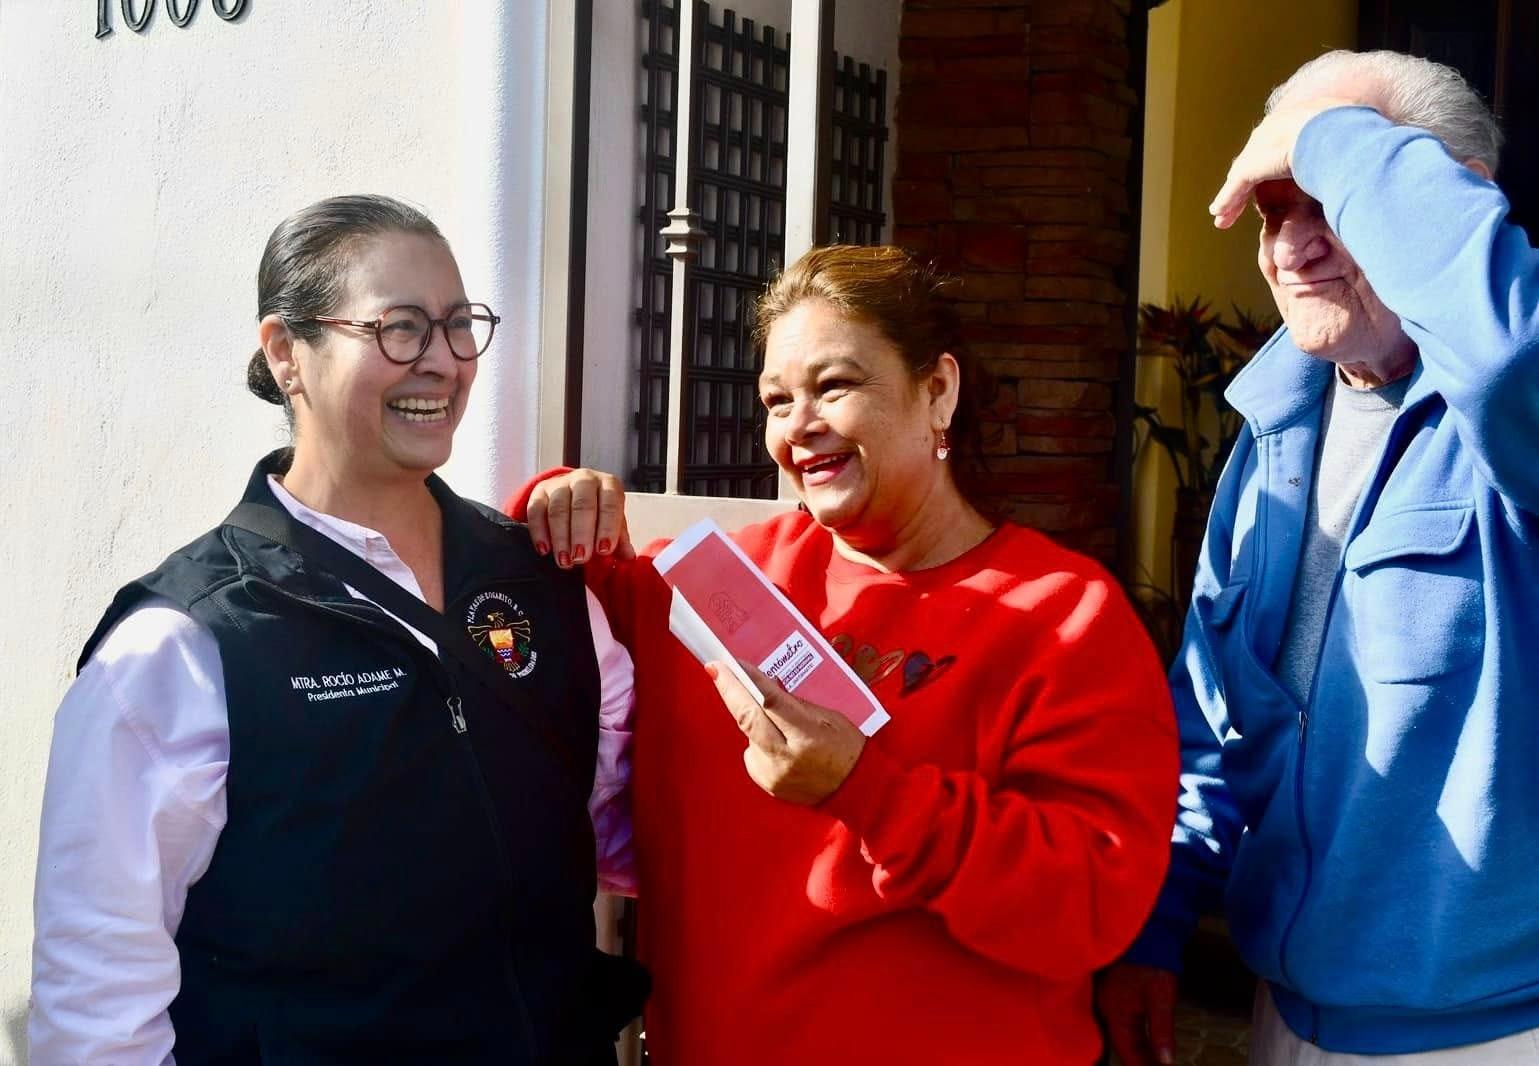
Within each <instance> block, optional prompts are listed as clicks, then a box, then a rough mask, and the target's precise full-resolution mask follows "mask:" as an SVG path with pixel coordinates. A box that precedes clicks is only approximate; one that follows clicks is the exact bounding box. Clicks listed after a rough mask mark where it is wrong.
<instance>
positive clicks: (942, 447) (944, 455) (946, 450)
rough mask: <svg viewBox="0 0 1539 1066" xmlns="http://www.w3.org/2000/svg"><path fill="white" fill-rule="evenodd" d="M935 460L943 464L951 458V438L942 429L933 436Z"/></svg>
mask: <svg viewBox="0 0 1539 1066" xmlns="http://www.w3.org/2000/svg"><path fill="white" fill-rule="evenodd" d="M935 458H937V459H939V460H940V461H941V462H943V463H944V462H945V461H946V460H947V459H949V458H951V438H950V437H949V436H947V435H946V431H945V430H944V429H943V430H941V431H940V432H939V433H937V434H936V435H935Z"/></svg>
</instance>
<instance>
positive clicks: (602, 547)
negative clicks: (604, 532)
mask: <svg viewBox="0 0 1539 1066" xmlns="http://www.w3.org/2000/svg"><path fill="white" fill-rule="evenodd" d="M609 548H610V544H609V538H608V537H605V538H604V539H603V540H601V541H599V542H598V551H599V554H600V555H608V554H609Z"/></svg>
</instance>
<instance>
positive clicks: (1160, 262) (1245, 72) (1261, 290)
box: [1135, 0, 1357, 588]
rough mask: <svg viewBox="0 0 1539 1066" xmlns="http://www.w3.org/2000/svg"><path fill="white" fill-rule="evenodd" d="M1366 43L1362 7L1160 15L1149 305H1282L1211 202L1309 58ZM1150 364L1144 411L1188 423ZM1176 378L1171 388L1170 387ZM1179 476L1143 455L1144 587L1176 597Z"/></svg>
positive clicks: (1153, 31)
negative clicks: (1280, 90)
mask: <svg viewBox="0 0 1539 1066" xmlns="http://www.w3.org/2000/svg"><path fill="white" fill-rule="evenodd" d="M1356 40H1357V0H1288V2H1287V3H1283V2H1274V0H1170V2H1169V3H1167V4H1165V5H1164V6H1162V7H1158V8H1155V9H1154V11H1152V12H1150V15H1149V81H1148V91H1147V95H1146V97H1145V121H1144V193H1143V230H1142V235H1141V255H1140V261H1139V285H1138V298H1139V300H1140V301H1153V302H1156V303H1168V302H1169V301H1170V300H1172V299H1173V298H1175V297H1177V296H1181V297H1190V296H1201V297H1202V298H1203V299H1205V300H1206V301H1208V302H1209V303H1210V304H1211V305H1212V306H1213V307H1214V308H1216V309H1222V310H1223V311H1225V312H1226V313H1227V312H1228V309H1229V305H1230V304H1231V303H1236V304H1238V305H1239V306H1240V307H1242V308H1246V309H1248V310H1253V311H1266V310H1270V309H1271V307H1272V301H1271V296H1270V295H1269V293H1268V292H1267V287H1266V284H1265V282H1263V281H1262V279H1261V275H1260V272H1259V271H1258V270H1257V269H1256V234H1255V229H1254V227H1253V226H1251V225H1249V224H1248V223H1246V222H1241V223H1240V224H1239V225H1238V226H1236V227H1235V228H1234V229H1231V230H1228V231H1220V230H1216V229H1214V228H1213V225H1212V223H1211V222H1210V221H1209V217H1208V211H1207V207H1208V203H1209V201H1210V200H1212V198H1213V194H1214V192H1216V191H1217V190H1218V187H1219V185H1220V184H1221V183H1222V181H1223V178H1224V174H1225V172H1226V171H1227V170H1228V169H1229V161H1230V160H1231V159H1232V158H1233V157H1234V154H1235V153H1236V152H1238V151H1239V150H1240V148H1241V146H1242V145H1244V143H1245V138H1246V136H1247V135H1248V134H1249V133H1250V130H1251V128H1252V127H1253V126H1254V125H1255V124H1256V122H1257V121H1258V120H1259V119H1260V117H1261V109H1262V105H1263V104H1264V103H1265V102H1266V97H1267V94H1268V93H1269V92H1270V91H1271V89H1272V87H1273V86H1274V85H1276V84H1277V83H1278V82H1281V81H1282V80H1283V79H1285V78H1286V77H1287V76H1288V75H1289V74H1291V73H1292V72H1293V71H1294V70H1295V69H1296V68H1297V67H1298V66H1299V65H1300V64H1302V63H1303V62H1304V61H1305V60H1307V59H1310V58H1312V57H1313V56H1316V55H1318V54H1320V53H1321V52H1323V51H1326V50H1327V49H1330V48H1351V47H1353V46H1354V44H1355V43H1356ZM1162 370H1163V367H1162V364H1160V363H1158V362H1156V361H1154V360H1140V367H1139V377H1138V384H1137V394H1138V402H1139V403H1143V404H1153V405H1156V406H1159V407H1160V408H1161V410H1162V412H1163V413H1164V414H1165V416H1166V418H1167V420H1168V419H1171V418H1178V415H1179V405H1178V402H1177V398H1176V392H1175V384H1176V383H1175V381H1174V380H1173V378H1174V375H1171V374H1165V373H1163V372H1162ZM1167 379H1170V380H1167ZM1174 494H1175V476H1174V474H1172V473H1171V471H1170V462H1169V460H1168V459H1167V458H1166V457H1165V456H1164V454H1163V453H1158V450H1157V449H1152V448H1151V449H1148V450H1147V451H1146V453H1145V454H1144V455H1142V456H1140V457H1139V461H1138V467H1137V480H1136V482H1135V496H1136V513H1137V522H1138V529H1137V546H1138V555H1137V558H1138V564H1139V567H1140V568H1141V571H1142V573H1140V574H1138V575H1137V576H1136V577H1135V580H1144V581H1149V582H1150V583H1152V584H1154V585H1157V586H1159V587H1161V588H1169V587H1170V584H1171V574H1170V562H1169V561H1170V523H1171V512H1172V504H1173V500H1174Z"/></svg>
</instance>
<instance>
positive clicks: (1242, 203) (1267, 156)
mask: <svg viewBox="0 0 1539 1066" xmlns="http://www.w3.org/2000/svg"><path fill="white" fill-rule="evenodd" d="M1362 105H1366V106H1368V107H1373V106H1374V105H1375V102H1374V101H1373V100H1371V99H1362V100H1347V99H1342V98H1339V97H1331V96H1317V97H1314V98H1313V99H1310V100H1308V101H1306V102H1304V103H1300V104H1295V105H1287V106H1283V107H1279V108H1278V109H1277V110H1276V111H1273V112H1272V113H1271V114H1270V115H1268V116H1267V117H1266V118H1264V119H1262V120H1261V124H1260V125H1259V126H1257V127H1256V128H1255V129H1254V130H1252V131H1251V134H1250V140H1248V141H1246V142H1245V147H1244V148H1242V149H1241V150H1240V154H1239V155H1237V156H1235V157H1234V162H1233V163H1231V164H1229V176H1228V177H1227V178H1226V179H1225V180H1224V184H1223V187H1222V188H1221V189H1219V190H1218V195H1217V196H1215V197H1214V198H1213V202H1212V203H1211V204H1209V205H1208V213H1209V214H1211V215H1212V216H1213V224H1214V225H1215V226H1217V227H1218V228H1219V229H1228V228H1229V227H1230V226H1232V225H1234V224H1235V222H1236V221H1237V220H1238V219H1239V217H1240V216H1241V215H1242V214H1244V213H1245V208H1246V205H1248V204H1249V203H1250V198H1251V194H1252V193H1254V192H1255V191H1256V186H1257V185H1260V184H1261V183H1262V182H1264V181H1276V180H1277V179H1278V178H1287V177H1292V175H1293V148H1294V146H1295V145H1296V144H1297V143H1298V139H1299V132H1300V131H1301V130H1303V128H1304V125H1305V124H1306V123H1307V122H1308V121H1309V120H1310V119H1312V118H1314V117H1315V116H1316V115H1318V114H1319V113H1320V112H1322V111H1329V110H1330V109H1331V108H1333V107H1352V106H1362Z"/></svg>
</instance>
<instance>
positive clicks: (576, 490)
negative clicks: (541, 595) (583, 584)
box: [524, 468, 636, 570]
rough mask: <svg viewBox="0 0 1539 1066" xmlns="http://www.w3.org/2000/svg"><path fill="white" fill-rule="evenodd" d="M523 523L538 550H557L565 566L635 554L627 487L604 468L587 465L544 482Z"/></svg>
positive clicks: (533, 494) (533, 495)
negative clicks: (600, 557) (627, 515)
mask: <svg viewBox="0 0 1539 1066" xmlns="http://www.w3.org/2000/svg"><path fill="white" fill-rule="evenodd" d="M524 521H525V523H526V524H527V525H528V527H529V535H530V536H531V537H532V538H533V539H534V546H535V550H537V551H538V552H539V553H540V554H541V555H550V554H554V555H555V556H556V565H557V566H559V567H561V568H562V569H563V570H566V569H570V568H571V566H572V565H573V564H574V563H585V562H587V561H588V560H589V559H591V558H593V557H595V556H598V555H613V556H614V557H615V558H617V559H634V558H635V557H636V550H635V549H634V548H633V547H632V546H631V535H630V531H629V530H628V529H627V528H626V525H625V486H624V485H623V484H621V483H620V479H619V478H617V477H615V476H614V475H613V474H606V473H604V472H603V471H602V470H589V469H587V468H582V469H578V470H573V471H572V472H571V473H569V474H561V475H560V476H558V477H553V478H547V479H546V480H544V481H542V482H540V483H539V484H538V485H536V486H535V487H534V489H533V491H531V492H530V494H529V507H528V513H527V517H526V518H525V520H524Z"/></svg>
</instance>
